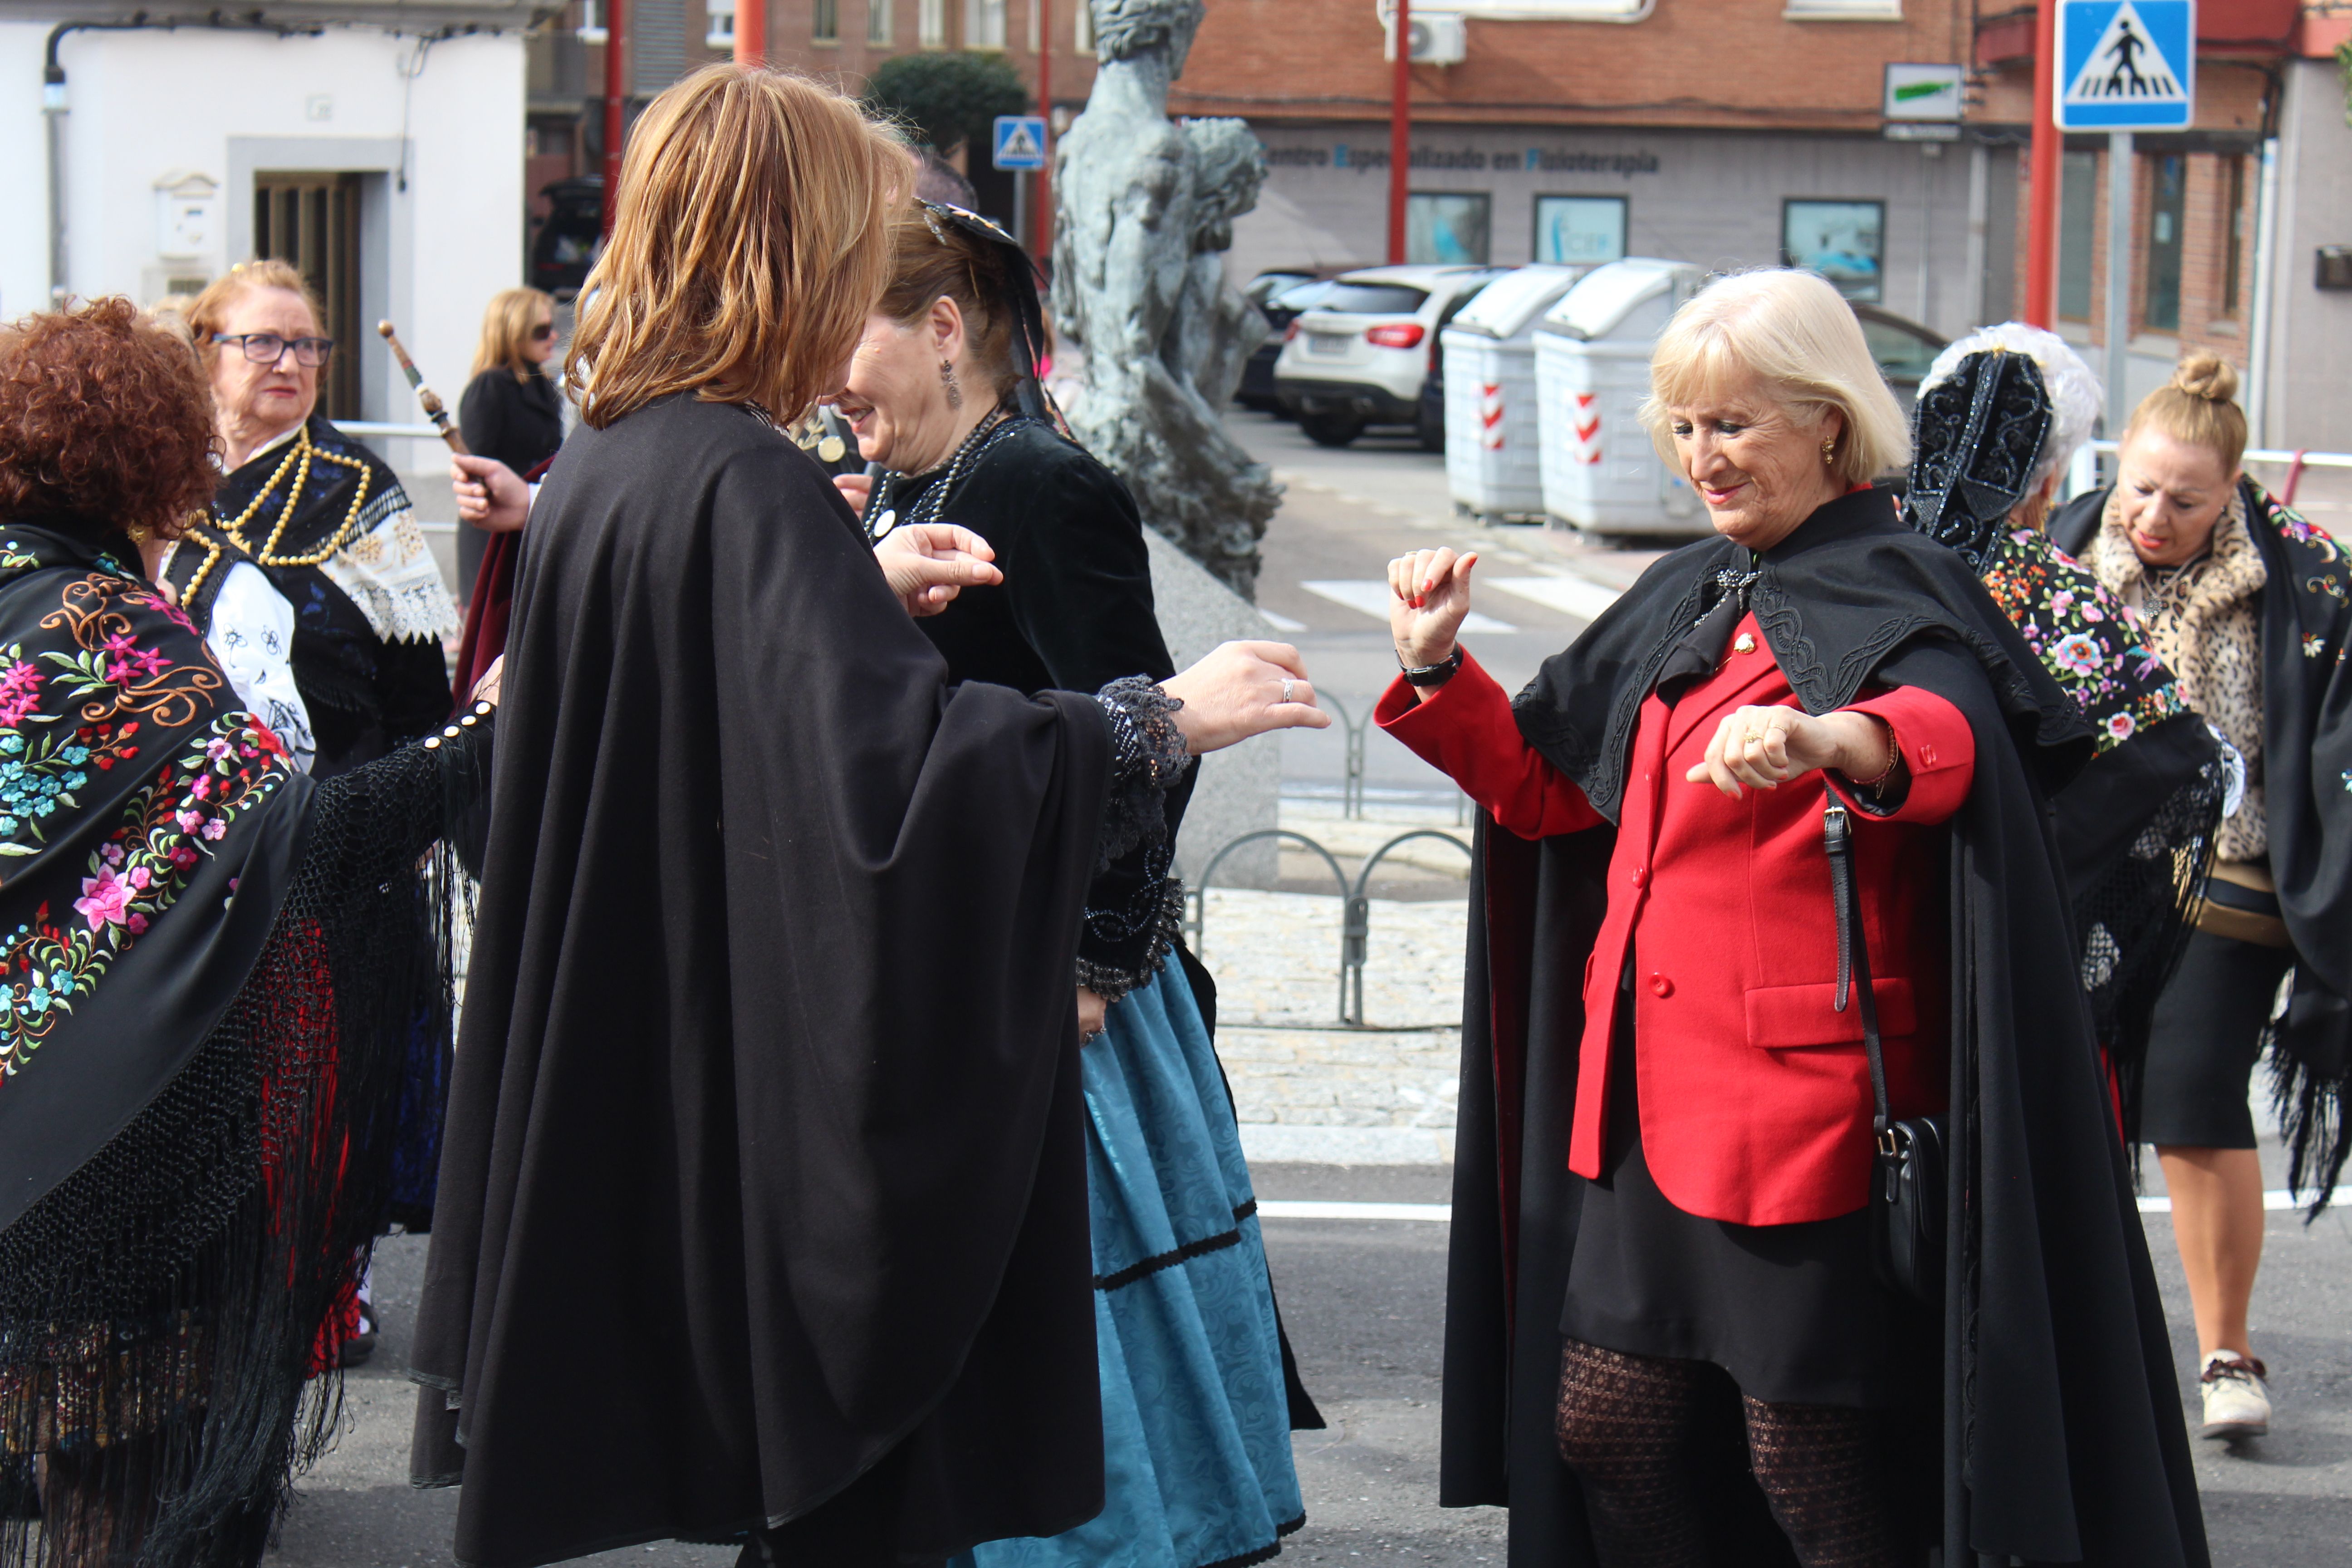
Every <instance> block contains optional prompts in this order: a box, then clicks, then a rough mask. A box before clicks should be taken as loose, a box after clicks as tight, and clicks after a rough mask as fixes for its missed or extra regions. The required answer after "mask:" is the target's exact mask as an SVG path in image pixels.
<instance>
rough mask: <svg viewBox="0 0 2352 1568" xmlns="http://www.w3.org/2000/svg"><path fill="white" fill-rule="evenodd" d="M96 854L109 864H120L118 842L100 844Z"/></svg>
mask: <svg viewBox="0 0 2352 1568" xmlns="http://www.w3.org/2000/svg"><path fill="white" fill-rule="evenodd" d="M98 855H99V858H100V859H101V860H104V861H105V862H106V863H107V864H108V865H110V866H120V865H121V864H122V846H121V845H120V844H106V845H101V846H100V847H99V851H98Z"/></svg>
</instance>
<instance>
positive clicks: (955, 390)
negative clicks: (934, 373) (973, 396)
mask: <svg viewBox="0 0 2352 1568" xmlns="http://www.w3.org/2000/svg"><path fill="white" fill-rule="evenodd" d="M940 380H941V381H943V382H945V383H946V384H947V389H948V406H949V407H950V408H957V409H960V408H961V407H962V406H963V385H962V384H961V383H960V382H958V381H957V380H956V373H955V362H954V361H953V360H944V359H943V360H941V361H940Z"/></svg>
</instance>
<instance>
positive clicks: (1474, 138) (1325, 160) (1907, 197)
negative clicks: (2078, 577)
mask: <svg viewBox="0 0 2352 1568" xmlns="http://www.w3.org/2000/svg"><path fill="white" fill-rule="evenodd" d="M1251 129H1252V130H1253V131H1255V132H1256V133H1257V135H1258V137H1259V139H1260V140H1261V141H1263V142H1265V145H1266V148H1267V151H1268V153H1269V155H1270V159H1271V163H1272V167H1271V169H1270V172H1269V174H1268V177H1267V181H1266V186H1265V188H1266V191H1267V192H1268V193H1269V194H1270V195H1272V196H1273V197H1274V198H1275V199H1274V200H1273V201H1271V202H1268V203H1265V204H1264V205H1265V207H1266V208H1267V214H1266V216H1265V217H1262V218H1261V217H1258V216H1257V215H1251V216H1247V217H1244V219H1242V221H1241V222H1240V223H1238V224H1237V225H1236V226H1235V233H1234V250H1233V260H1232V271H1233V274H1234V276H1235V277H1236V278H1237V279H1244V280H1245V279H1248V278H1249V277H1250V276H1252V275H1253V274H1255V273H1256V272H1258V271H1260V270H1262V269H1265V268H1274V267H1285V266H1297V265H1299V264H1300V263H1301V262H1302V261H1309V260H1314V259H1318V258H1314V257H1305V256H1299V255H1294V254H1290V253H1289V252H1290V251H1292V250H1294V249H1297V248H1298V247H1300V245H1301V243H1302V242H1309V243H1311V244H1312V245H1313V246H1314V247H1315V248H1318V249H1328V248H1330V247H1331V246H1332V244H1333V242H1334V241H1336V242H1337V243H1338V244H1339V246H1340V247H1344V248H1345V249H1346V250H1348V251H1349V252H1350V253H1351V255H1350V259H1353V260H1355V261H1356V262H1357V263H1358V264H1359V265H1367V266H1369V265H1373V264H1376V263H1378V262H1379V261H1380V260H1381V259H1382V258H1383V257H1384V256H1385V254H1386V243H1387V242H1386V235H1387V221H1388V219H1387V214H1388V181H1389V176H1388V168H1387V153H1388V144H1389V143H1388V127H1387V126H1386V125H1385V124H1381V123H1371V122H1367V123H1364V124H1360V125H1329V126H1312V127H1308V126H1286V125H1276V124H1263V123H1255V122H1254V123H1253V124H1252V126H1251ZM1412 141H1413V148H1414V153H1415V166H1414V168H1413V171H1412V188H1413V189H1414V190H1415V191H1483V192H1486V193H1488V194H1489V195H1491V196H1492V198H1493V225H1494V227H1493V247H1492V251H1491V254H1490V257H1489V259H1490V260H1492V261H1494V262H1495V263H1496V264H1497V265H1501V266H1517V265H1520V264H1524V263H1526V262H1528V261H1531V260H1533V259H1534V250H1533V247H1534V243H1535V203H1536V198H1537V197H1538V196H1539V195H1559V196H1582V195H1599V196H1623V197H1625V198H1626V199H1627V219H1626V222H1627V226H1626V237H1625V248H1626V254H1628V255H1630V256H1656V257H1664V258H1667V259H1670V260H1676V261H1691V262H1696V263H1697V264H1699V265H1701V266H1703V267H1706V268H1724V269H1729V268H1741V267H1760V266H1770V265H1774V264H1777V263H1778V262H1779V260H1780V220H1781V212H1780V204H1781V202H1782V201H1783V200H1784V199H1788V198H1798V199H1804V198H1827V199H1833V200H1834V199H1846V200H1857V201H1883V202H1885V204H1886V209H1885V241H1884V243H1885V261H1884V268H1885V293H1884V296H1883V298H1882V299H1881V300H1880V303H1882V304H1883V305H1885V307H1886V308H1887V309H1888V310H1895V311H1897V312H1899V313H1900V314H1903V315H1906V316H1910V317H1913V318H1914V319H1916V320H1918V321H1923V322H1925V323H1926V324H1927V325H1928V326H1931V327H1934V328H1935V329H1936V330H1937V331H1941V332H1943V333H1945V334H1947V335H1958V333H1959V332H1961V331H1965V330H1966V329H1967V328H1969V326H1971V325H1974V324H1975V323H1973V322H1971V321H1969V320H1968V316H1969V303H1970V299H1971V294H1970V289H1969V275H1968V230H1969V151H1968V148H1967V146H1966V145H1965V144H1949V145H1945V144H1936V143H1927V144H1922V143H1917V142H1885V141H1882V140H1880V139H1879V138H1877V137H1874V136H1868V137H1864V136H1841V135H1827V134H1801V133H1796V132H1773V131H1750V132H1688V131H1669V130H1660V131H1634V130H1610V129H1595V130H1584V129H1563V128H1560V127H1557V126H1541V127H1538V126H1514V125H1492V126H1429V127H1426V128H1417V129H1416V130H1415V132H1414V133H1413V139H1412ZM1342 148H1344V149H1346V154H1347V155H1346V157H1345V159H1344V160H1342V159H1341V158H1340V156H1339V153H1340V149H1342ZM1530 153H1535V154H1536V155H1537V158H1536V161H1537V162H1538V164H1542V163H1549V164H1550V165H1551V166H1550V167H1536V168H1530V167H1528V163H1529V154H1530ZM1428 154H1435V157H1434V158H1433V159H1432V158H1430V157H1428V156H1427V155H1428ZM1367 155H1370V156H1367ZM1447 163H1451V164H1452V165H1453V166H1443V165H1445V164H1447ZM1465 164H1466V165H1468V166H1463V165H1465ZM1923 260H1924V262H1925V266H1924V267H1923V265H1922V263H1923Z"/></svg>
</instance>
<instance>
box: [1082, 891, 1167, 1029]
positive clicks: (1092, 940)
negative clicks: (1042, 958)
mask: <svg viewBox="0 0 2352 1568" xmlns="http://www.w3.org/2000/svg"><path fill="white" fill-rule="evenodd" d="M1154 858H1156V859H1159V860H1160V862H1161V865H1162V866H1163V868H1164V866H1165V858H1164V856H1155V857H1154ZM1183 929H1184V884H1183V883H1182V882H1181V881H1180V880H1179V879H1176V878H1174V877H1170V876H1165V875H1163V876H1160V877H1158V878H1156V879H1153V880H1152V881H1151V882H1150V885H1148V886H1146V887H1144V888H1142V889H1139V890H1138V891H1137V893H1136V895H1135V897H1134V898H1132V899H1130V900H1129V901H1128V903H1127V906H1126V907H1125V908H1123V909H1115V910H1102V909H1096V908H1094V907H1093V906H1091V905H1089V906H1088V907H1087V913H1086V927H1085V930H1084V931H1082V932H1081V933H1080V935H1079V942H1078V984H1080V985H1083V986H1085V987H1086V988H1087V990H1089V991H1091V992H1093V993H1094V994H1096V995H1097V996H1099V997H1101V998H1102V999H1103V1002H1104V1003H1105V1005H1109V1004H1113V1003H1116V1002H1118V1000H1119V999H1120V998H1122V997H1124V996H1125V995H1126V994H1128V993H1129V992H1130V991H1134V990H1137V989H1139V988H1140V987H1142V986H1145V985H1149V984H1150V983H1151V977H1152V976H1153V975H1155V974H1158V973H1160V970H1161V968H1163V967H1164V966H1165V965H1166V964H1167V963H1168V953H1169V951H1170V950H1171V949H1172V948H1173V947H1174V946H1175V945H1176V941H1177V938H1178V937H1179V936H1181V934H1182V932H1183ZM1090 952H1092V953H1094V954H1097V955H1101V956H1089V953H1090ZM1112 953H1116V954H1118V957H1117V958H1111V957H1108V956H1107V955H1108V954H1112Z"/></svg>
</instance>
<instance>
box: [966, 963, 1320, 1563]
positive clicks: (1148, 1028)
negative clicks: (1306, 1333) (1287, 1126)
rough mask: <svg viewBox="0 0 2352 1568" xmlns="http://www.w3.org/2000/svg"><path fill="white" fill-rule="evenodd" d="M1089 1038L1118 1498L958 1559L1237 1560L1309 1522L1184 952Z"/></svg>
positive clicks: (1102, 1307) (1235, 1147)
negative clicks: (1056, 1530)
mask: <svg viewBox="0 0 2352 1568" xmlns="http://www.w3.org/2000/svg"><path fill="white" fill-rule="evenodd" d="M1105 1026H1106V1032H1105V1034H1104V1036H1103V1037H1101V1038H1099V1039H1097V1040H1095V1041H1093V1042H1092V1043H1090V1044H1089V1045H1087V1047H1086V1049H1085V1052H1084V1055H1083V1058H1082V1059H1083V1061H1084V1063H1085V1084H1086V1100H1087V1202H1088V1205H1089V1207H1090V1209H1091V1211H1092V1215H1093V1229H1094V1258H1095V1341H1096V1344H1097V1350H1098V1352H1099V1354H1100V1357H1101V1363H1102V1403H1103V1463H1104V1481H1105V1500H1104V1505H1103V1510H1102V1512H1101V1513H1100V1514H1098V1515H1097V1516H1096V1517H1095V1518H1094V1519H1092V1520H1090V1521H1087V1523H1085V1524H1082V1525H1080V1526H1078V1528H1076V1530H1071V1531H1064V1532H1063V1533H1062V1534H1060V1535H1055V1536H1051V1537H1047V1538H1045V1539H1025V1540H1013V1541H992V1542H987V1543H986V1544H984V1545H982V1546H979V1547H976V1548H974V1549H973V1550H972V1551H971V1552H967V1553H965V1554H964V1555H963V1556H961V1557H960V1558H957V1559H954V1560H953V1563H952V1564H951V1568H1239V1565H1240V1564H1243V1563H1260V1562H1264V1561H1265V1559H1267V1558H1269V1557H1272V1556H1273V1555H1275V1553H1276V1552H1278V1551H1280V1550H1281V1538H1282V1537H1283V1536H1285V1535H1287V1534H1288V1533H1289V1532H1290V1531H1294V1530H1296V1529H1297V1528H1298V1527H1299V1526H1300V1525H1301V1524H1303V1523H1305V1522H1306V1508H1305V1505H1304V1504H1303V1503H1302V1502H1301V1501H1300V1500H1299V1494H1298V1472H1297V1469H1296V1468H1295V1467H1294V1466H1293V1464H1292V1462H1291V1457H1290V1410H1289V1402H1288V1398H1287V1395H1286V1392H1285V1388H1284V1384H1283V1377H1282V1350H1281V1342H1280V1339H1279V1337H1278V1334H1277V1331H1276V1327H1275V1316H1274V1288H1273V1286H1272V1284H1271V1283H1269V1281H1268V1279H1267V1277H1266V1269H1265V1244H1264V1242H1263V1241H1262V1240H1261V1239H1260V1237H1259V1235H1258V1222H1257V1200H1256V1198H1255V1196H1253V1195H1252V1194H1251V1191H1250V1179H1249V1166H1248V1165H1247V1164H1246V1163H1244V1161H1243V1159H1242V1140H1241V1130H1240V1129H1239V1128H1238V1127H1236V1126H1235V1125H1234V1111H1233V1104H1232V1101H1231V1100H1229V1099H1228V1098H1227V1096H1226V1093H1225V1084H1224V1079H1223V1075H1222V1074H1221V1073H1220V1072H1219V1071H1218V1068H1217V1058H1216V1052H1215V1049H1214V1048H1213V1047H1212V1046H1211V1044H1210V1041H1209V1032H1208V1030H1207V1028H1206V1027H1204V1026H1202V1021H1201V1012H1200V1008H1199V1007H1198V1006H1197V1005H1195V1003H1194V1001H1193V999H1192V987H1191V986H1190V985H1188V984H1185V981H1184V974H1183V971H1182V970H1181V968H1180V967H1179V966H1178V965H1177V964H1176V963H1173V962H1172V961H1171V963H1169V965H1168V967H1167V970H1166V971H1165V972H1164V973H1161V974H1160V976H1159V978H1157V979H1155V980H1153V981H1152V982H1151V984H1149V985H1146V986H1144V987H1142V988H1141V989H1139V990H1138V991H1135V992H1132V993H1130V994H1129V995H1128V996H1127V997H1126V999H1125V1000H1123V1001H1121V1002H1120V1003H1118V1005H1116V1006H1114V1007H1112V1008H1111V1009H1110V1013H1109V1016H1108V1017H1107V1019H1106V1020H1105Z"/></svg>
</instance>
